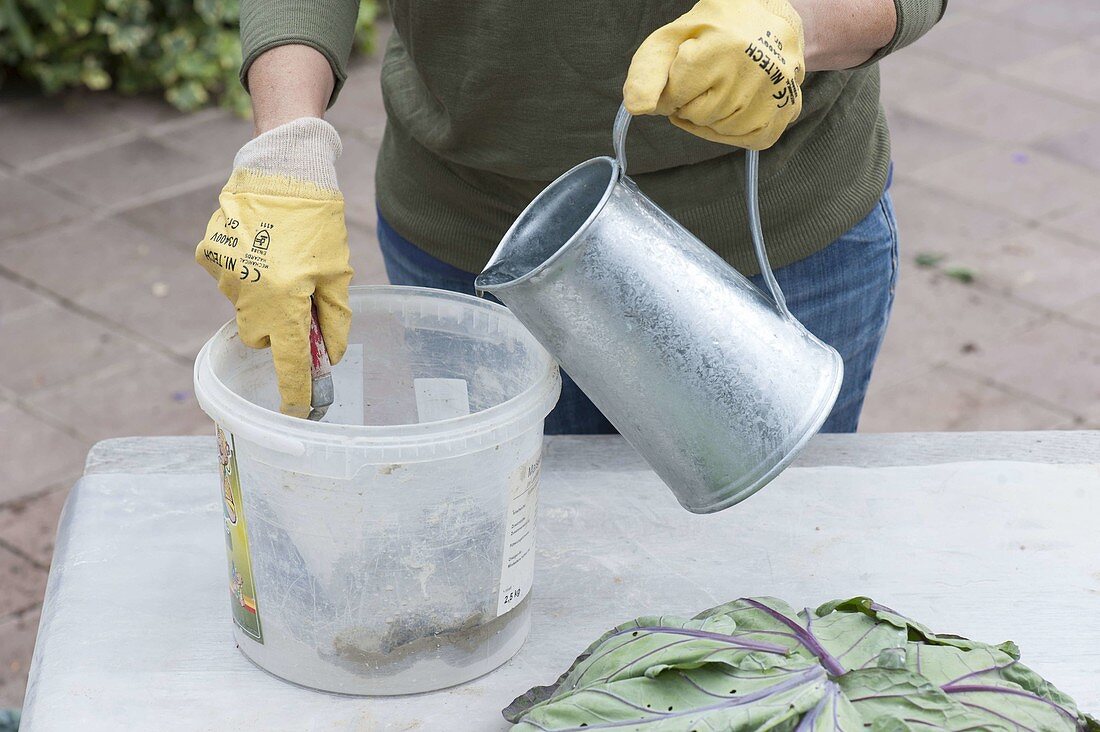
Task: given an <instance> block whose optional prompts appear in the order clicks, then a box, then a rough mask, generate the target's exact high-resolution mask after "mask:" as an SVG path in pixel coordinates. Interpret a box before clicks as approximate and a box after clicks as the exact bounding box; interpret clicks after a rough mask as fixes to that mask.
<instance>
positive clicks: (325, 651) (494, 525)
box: [195, 287, 560, 694]
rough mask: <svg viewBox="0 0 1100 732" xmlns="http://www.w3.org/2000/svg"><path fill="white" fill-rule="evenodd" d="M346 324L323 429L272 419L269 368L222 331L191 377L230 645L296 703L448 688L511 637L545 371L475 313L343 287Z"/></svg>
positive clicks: (533, 346)
mask: <svg viewBox="0 0 1100 732" xmlns="http://www.w3.org/2000/svg"><path fill="white" fill-rule="evenodd" d="M351 306H352V310H353V312H354V317H353V321H352V331H351V336H350V339H349V341H350V348H349V353H350V354H352V357H351V358H348V359H346V360H345V361H344V362H341V363H340V364H338V365H337V366H336V367H335V369H334V374H333V376H334V382H335V384H336V385H337V388H338V393H337V394H336V398H337V400H338V402H340V406H339V408H338V409H337V410H335V411H333V410H330V412H329V414H328V415H327V416H326V419H325V420H324V421H322V422H309V421H306V420H301V419H295V418H292V417H287V416H285V415H282V414H279V413H278V412H277V411H275V408H276V406H277V404H278V393H277V389H276V388H275V378H274V373H273V371H272V367H271V356H270V354H269V353H268V352H267V351H255V350H252V349H249V348H246V347H244V345H243V344H242V343H241V342H240V340H239V338H238V337H237V332H236V327H235V325H234V324H232V323H230V324H227V325H226V326H225V327H224V328H222V329H221V330H220V331H219V332H218V333H217V334H216V335H215V336H214V337H213V338H212V339H211V340H210V341H209V342H208V343H207V344H206V346H205V347H204V348H203V349H202V351H201V352H200V354H199V357H198V359H197V361H196V363H195V392H196V395H197V396H198V400H199V404H200V405H201V406H202V408H203V410H204V411H205V412H206V413H207V414H209V415H210V416H211V417H212V418H213V419H214V421H215V422H216V423H217V425H218V426H219V433H220V436H221V438H222V439H221V445H222V470H223V492H224V494H225V495H224V504H225V517H226V541H227V548H228V550H229V560H230V574H229V580H228V583H227V584H228V585H229V595H230V602H231V607H232V610H233V617H234V621H235V625H234V633H235V636H236V640H237V642H238V644H239V645H240V647H241V650H242V651H243V652H244V653H245V654H246V655H247V656H248V657H249V658H251V659H252V660H253V661H255V662H256V663H257V664H258V665H259V666H261V667H262V668H264V669H266V670H268V671H270V672H271V673H273V674H275V675H277V676H281V677H282V678H285V679H288V680H290V681H293V682H296V683H299V684H302V685H304V686H309V687H313V688H317V689H324V690H326V691H334V692H341V693H348V694H405V693H413V692H420V691H428V690H431V689H438V688H442V687H445V686H451V685H453V684H458V683H461V682H463V681H467V680H469V679H472V678H474V677H476V676H479V675H481V674H484V673H486V672H488V671H490V670H492V669H494V668H496V667H497V666H499V665H500V664H501V663H503V662H504V661H506V660H508V658H510V657H511V656H512V655H513V654H514V653H515V652H516V651H518V650H519V648H520V646H521V645H522V644H523V641H524V639H525V638H526V635H527V630H528V628H529V625H530V611H529V607H528V603H527V599H528V594H529V592H530V590H531V578H532V561H533V556H534V552H533V542H534V523H535V522H534V514H535V505H536V503H537V486H538V467H539V464H540V459H541V449H542V423H543V419H544V418H545V416H546V414H547V413H548V412H549V411H550V409H551V407H552V406H553V404H554V402H555V401H556V400H557V396H558V392H559V389H560V380H559V378H558V374H557V368H556V366H555V365H554V362H553V360H552V359H551V357H550V355H549V354H548V353H546V351H545V350H544V349H543V348H542V347H541V346H540V345H539V344H538V343H537V342H536V341H535V339H534V338H533V337H532V336H531V335H530V334H529V333H528V332H527V331H526V330H525V329H524V328H523V326H522V325H520V323H519V322H518V321H517V320H516V319H515V318H514V317H513V316H512V315H511V314H509V313H508V311H507V310H505V309H504V308H503V307H501V306H499V305H496V304H493V303H490V302H487V301H484V300H478V299H476V298H473V297H469V296H466V295H458V294H454V293H449V292H442V291H438V290H428V289H422V288H406V287H354V288H352V289H351ZM354 400H358V403H355V401H354ZM334 418H335V419H338V420H339V421H336V422H334V421H332V420H333V419H334Z"/></svg>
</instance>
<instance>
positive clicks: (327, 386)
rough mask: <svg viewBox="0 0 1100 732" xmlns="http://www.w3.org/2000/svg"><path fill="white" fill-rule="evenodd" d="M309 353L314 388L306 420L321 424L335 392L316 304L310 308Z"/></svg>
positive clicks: (330, 364)
mask: <svg viewBox="0 0 1100 732" xmlns="http://www.w3.org/2000/svg"><path fill="white" fill-rule="evenodd" d="M309 353H310V377H311V378H312V379H313V387H312V390H311V392H310V398H309V406H310V410H309V414H308V415H307V417H306V418H307V419H310V420H312V421H314V422H319V421H320V420H321V418H322V417H324V416H325V412H327V411H328V408H329V407H330V406H331V405H332V401H333V391H332V363H331V362H330V361H329V360H328V349H327V348H325V338H324V336H323V335H322V334H321V326H320V325H319V324H318V323H317V305H316V304H315V303H314V304H313V305H311V308H310V317H309Z"/></svg>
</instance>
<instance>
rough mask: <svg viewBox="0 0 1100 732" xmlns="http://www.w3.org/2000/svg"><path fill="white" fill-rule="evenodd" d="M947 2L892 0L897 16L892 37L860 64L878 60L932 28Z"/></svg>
mask: <svg viewBox="0 0 1100 732" xmlns="http://www.w3.org/2000/svg"><path fill="white" fill-rule="evenodd" d="M947 3H948V0H894V9H895V10H896V11H897V16H898V26H897V28H896V29H895V30H894V37H893V38H891V39H890V42H889V43H887V44H886V45H885V46H883V47H882V48H880V49H879V50H878V51H876V52H875V53H874V55H873V56H871V58H869V59H867V60H866V61H864V62H863V63H862V64H860V66H867V65H869V64H873V63H875V62H876V61H880V60H881V59H883V58H885V57H886V56H888V55H890V54H891V53H893V52H894V51H899V50H901V49H902V48H905V47H906V46H908V45H909V44H910V43H912V42H913V41H915V40H917V39H918V38H920V37H921V36H923V35H924V34H925V33H927V32H928V31H930V30H932V26H934V25H935V24H936V23H938V22H939V21H940V18H942V17H943V14H944V13H945V12H946V11H947Z"/></svg>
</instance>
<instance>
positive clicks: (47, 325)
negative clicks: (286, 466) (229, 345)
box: [0, 0, 1100, 706]
mask: <svg viewBox="0 0 1100 732" xmlns="http://www.w3.org/2000/svg"><path fill="white" fill-rule="evenodd" d="M975 63H980V64H981V66H980V67H975V66H974V64H975ZM883 67H884V68H883V77H884V81H883V93H884V98H885V101H886V105H887V109H888V112H889V115H890V119H891V124H892V127H893V130H894V149H895V159H896V162H897V169H896V174H895V179H894V180H895V184H894V188H893V196H894V201H895V205H896V207H897V210H898V216H899V219H900V228H901V233H902V240H903V255H902V261H901V267H902V269H901V280H900V283H899V286H898V293H897V302H896V306H895V313H894V318H893V322H892V324H891V328H890V331H889V334H888V336H887V341H886V345H885V347H884V350H883V353H882V356H881V359H880V362H879V366H878V368H877V370H876V374H875V378H874V380H873V382H872V386H871V392H870V395H869V398H868V401H867V406H866V410H865V414H864V420H863V428H864V429H865V430H874V431H884V430H952V429H1046V428H1067V427H1068V428H1077V427H1095V426H1097V425H1100V378H1098V376H1100V325H1098V324H1100V236H1098V235H1097V234H1096V233H1095V231H1094V229H1093V226H1094V224H1093V222H1094V220H1095V218H1096V215H1097V214H1100V204H1098V203H1097V201H1098V200H1100V197H1098V196H1097V194H1098V193H1100V144H1098V143H1100V75H1097V74H1096V73H1095V72H1094V70H1095V69H1096V68H1100V10H1098V8H1097V5H1096V2H1095V0H1056V1H1055V2H1050V3H1029V2H1026V0H953V2H952V4H951V9H950V11H949V14H948V17H947V18H946V19H945V20H944V21H943V23H942V24H941V26H940V27H939V28H937V29H936V30H934V31H933V33H932V34H931V35H929V36H928V37H927V38H926V39H924V40H923V41H922V42H921V43H920V44H918V45H917V46H915V47H913V48H910V49H907V50H906V51H904V52H902V53H901V54H899V55H897V56H895V57H893V58H891V59H888V60H887V61H886V62H885V63H884V65H883ZM377 75H378V61H377V60H373V61H371V62H367V63H365V64H360V66H359V67H358V68H357V69H356V70H355V72H354V73H353V74H352V77H351V80H350V81H349V83H348V85H347V87H346V89H345V91H344V93H343V96H342V97H341V101H340V103H339V104H338V105H337V106H336V108H335V109H334V110H332V112H331V115H330V119H331V120H332V121H333V123H334V124H335V125H336V126H337V127H338V128H339V129H340V131H341V133H342V134H343V136H344V144H345V154H344V157H343V158H342V160H341V162H340V170H339V172H340V177H341V185H342V187H343V189H344V191H345V194H346V196H347V199H348V219H349V227H350V232H351V240H352V248H353V264H354V265H355V268H356V271H357V275H356V281H357V282H360V283H372V282H381V281H383V279H384V277H383V273H382V268H381V264H380V258H379V256H378V253H377V246H376V242H375V240H374V234H373V227H374V207H373V203H372V200H373V157H374V153H375V150H376V149H377V145H378V142H379V140H380V137H381V132H382V129H383V126H384V111H383V109H382V105H381V102H380V99H379V95H378V91H377ZM1055 82H1056V84H1057V85H1056V86H1055V85H1054V83H1055ZM249 135H250V125H249V124H248V123H246V122H243V121H240V120H237V119H234V118H232V117H230V116H228V115H227V114H225V113H224V112H221V111H218V110H207V111H203V112H200V113H197V114H193V115H181V114H179V113H177V112H175V111H173V110H171V109H169V108H168V107H166V106H165V105H163V104H161V103H159V102H157V101H154V100H149V99H137V100H135V99H119V98H116V97H112V96H110V95H87V94H84V95H81V94H74V95H69V96H65V97H61V98H55V99H49V100H42V99H23V100H15V101H11V100H8V101H3V102H0V343H2V347H0V587H2V588H3V591H2V592H0V706H5V705H18V704H19V702H20V701H21V699H22V695H23V689H24V685H25V677H26V670H27V665H28V661H29V656H30V651H31V648H32V646H33V636H34V632H35V628H36V626H37V618H38V609H39V606H40V602H41V597H42V592H43V588H44V585H45V579H46V573H47V570H48V567H49V562H50V556H51V552H52V548H53V545H52V536H53V531H54V527H55V526H56V521H57V515H58V512H59V511H60V508H61V505H62V503H63V501H64V497H65V493H66V491H67V489H68V487H69V486H70V485H71V484H72V482H73V481H74V480H75V478H76V477H77V476H78V475H79V474H80V470H81V465H82V461H83V457H84V455H85V453H86V452H87V450H88V448H89V447H90V446H91V445H92V444H93V443H94V442H95V441H96V440H99V439H103V438H105V437H111V436H120V435H159V434H190V433H201V434H205V433H208V432H209V431H210V424H209V421H208V420H207V418H206V417H205V416H204V415H203V414H202V413H201V412H200V411H199V409H198V407H197V406H196V404H195V400H194V395H193V393H192V391H191V372H190V369H191V362H192V359H193V358H194V355H195V353H196V352H197V350H198V348H199V346H200V345H201V344H202V343H203V342H204V341H205V339H206V338H207V337H208V336H209V335H210V334H211V333H212V332H213V331H214V330H215V328H216V327H217V326H219V325H220V324H221V323H222V322H224V321H225V320H227V319H228V318H229V317H230V316H231V315H232V310H231V308H230V307H229V305H228V304H227V303H225V302H224V301H223V300H222V298H221V297H220V296H218V295H217V294H216V291H215V290H214V288H213V283H212V282H211V281H210V280H209V278H208V277H207V275H205V274H204V273H203V272H201V271H200V270H199V268H198V267H196V266H194V265H193V264H192V263H191V251H192V247H193V245H194V241H195V237H196V236H197V235H198V233H199V231H200V229H201V227H202V226H203V224H204V223H205V220H206V217H207V216H208V215H209V214H210V212H211V210H212V208H213V205H214V203H215V200H216V195H217V191H218V189H219V187H220V186H221V184H222V183H223V182H224V180H225V178H226V177H227V175H228V172H229V165H230V163H231V160H232V155H233V153H234V152H235V151H236V150H237V148H238V147H239V146H240V145H241V144H242V143H243V142H244V141H246V140H247V139H248V137H249ZM918 257H919V258H920V259H921V260H922V261H924V262H926V263H931V264H930V266H920V265H918V264H917V263H916V260H917V259H918ZM960 270H965V271H967V272H969V273H970V274H972V276H973V282H971V283H969V284H967V283H964V282H961V281H959V279H957V277H958V276H959V271H960ZM951 271H954V272H955V275H956V276H954V277H953V276H951V275H950V274H948V273H949V272H951Z"/></svg>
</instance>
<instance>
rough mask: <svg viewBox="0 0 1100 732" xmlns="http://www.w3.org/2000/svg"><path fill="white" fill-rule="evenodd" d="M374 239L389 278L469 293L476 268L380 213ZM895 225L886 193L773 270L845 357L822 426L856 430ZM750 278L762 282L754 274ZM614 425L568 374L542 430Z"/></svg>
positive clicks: (883, 306)
mask: <svg viewBox="0 0 1100 732" xmlns="http://www.w3.org/2000/svg"><path fill="white" fill-rule="evenodd" d="M378 243H379V245H380V247H381V249H382V259H383V261H384V262H385V265H386V274H387V275H388V276H389V280H390V282H391V283H393V284H395V285H418V286H420V287H434V288H437V289H442V290H453V291H454V292H465V293H468V294H471V295H472V294H474V277H475V276H476V275H474V274H471V273H470V272H466V271H463V270H461V269H458V268H457V267H453V266H451V265H450V264H447V263H446V262H443V261H440V260H438V259H436V258H435V257H433V256H431V255H430V254H428V253H427V252H425V251H424V250H422V249H420V248H418V247H417V246H415V245H414V244H413V243H412V242H410V241H408V240H407V239H405V238H404V237H402V236H401V235H400V234H398V233H397V232H396V231H394V230H393V229H392V228H391V227H390V225H389V224H388V223H386V221H385V219H383V218H382V215H381V214H379V215H378ZM897 274H898V231H897V223H896V221H895V219H894V207H893V203H892V202H891V201H890V194H889V193H883V194H882V199H881V200H880V201H879V202H878V203H877V204H876V205H875V207H874V209H873V210H872V211H871V213H869V214H868V215H867V217H866V218H865V219H863V221H860V222H859V223H858V224H856V225H855V226H853V227H852V229H851V230H850V231H848V232H847V233H846V234H844V235H843V236H841V237H840V238H839V239H837V240H836V241H834V242H833V243H832V244H830V245H829V246H827V247H825V248H824V249H822V250H821V251H819V252H817V253H816V254H813V255H811V256H809V257H806V258H805V259H802V260H799V261H797V262H795V263H793V264H790V265H787V266H786V267H781V268H780V269H777V270H776V271H775V278H776V280H778V281H779V285H780V287H781V288H782V289H783V294H784V295H785V296H786V298H787V306H788V307H789V308H790V310H791V312H792V313H793V314H794V315H795V317H797V318H798V319H799V320H800V321H802V324H803V325H805V326H806V328H807V329H809V331H810V332H811V333H813V334H814V335H816V336H817V337H818V338H820V339H821V340H823V341H825V342H826V343H828V344H829V345H831V346H832V347H833V348H835V349H836V350H837V351H839V352H840V355H841V357H842V358H843V359H844V383H843V384H842V385H841V387H840V396H838V397H837V401H836V404H835V405H834V406H833V411H832V413H831V414H830V415H829V418H828V419H827V420H826V421H825V424H824V425H823V426H822V428H821V431H822V432H855V430H856V427H857V426H858V425H859V413H860V411H861V410H862V409H863V398H864V397H865V396H866V394H867V384H868V383H869V382H870V380H871V369H872V367H873V366H874V364H875V357H876V356H877V355H878V350H879V346H881V345H882V339H883V336H884V335H885V334H886V323H887V321H888V320H889V318H890V308H891V306H892V305H893V303H894V285H895V283H896V282H897ZM751 279H752V281H753V283H754V284H755V285H756V286H757V287H760V288H761V289H764V282H763V279H762V278H761V277H760V276H759V275H757V276H755V277H752V278H751ZM612 432H615V428H614V427H613V426H612V425H611V423H610V422H608V421H607V418H606V417H604V416H603V415H602V414H601V413H600V411H599V410H598V409H596V406H595V405H594V404H592V402H591V401H589V399H588V397H586V396H585V395H584V393H583V392H582V391H581V390H580V388H578V387H577V385H576V383H574V382H573V380H572V379H570V378H569V377H568V375H566V374H564V373H563V374H562V391H561V399H560V400H558V405H557V406H556V407H555V408H554V411H552V412H551V413H550V416H549V417H547V419H546V433H547V434H603V433H612Z"/></svg>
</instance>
